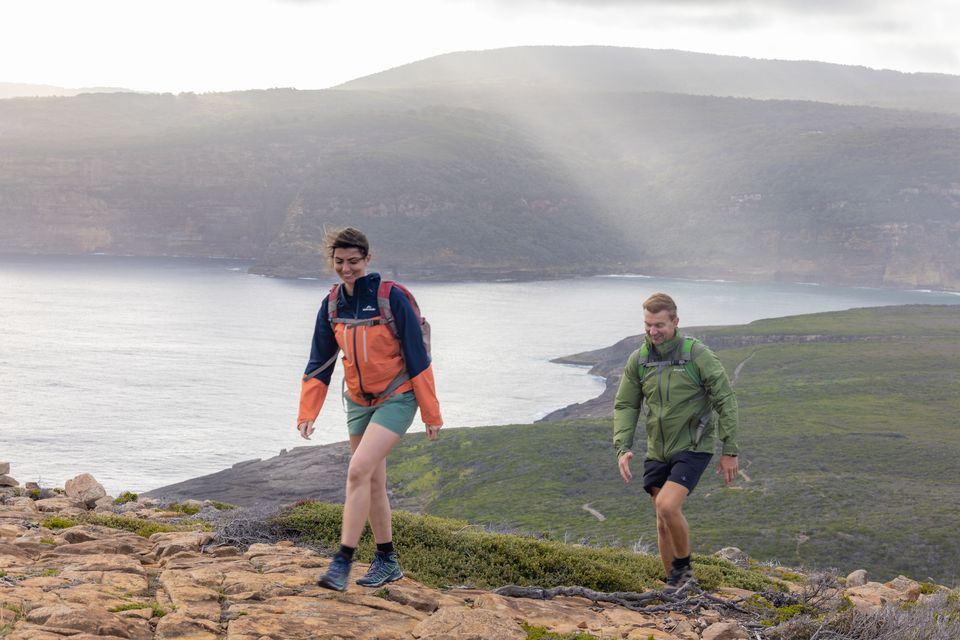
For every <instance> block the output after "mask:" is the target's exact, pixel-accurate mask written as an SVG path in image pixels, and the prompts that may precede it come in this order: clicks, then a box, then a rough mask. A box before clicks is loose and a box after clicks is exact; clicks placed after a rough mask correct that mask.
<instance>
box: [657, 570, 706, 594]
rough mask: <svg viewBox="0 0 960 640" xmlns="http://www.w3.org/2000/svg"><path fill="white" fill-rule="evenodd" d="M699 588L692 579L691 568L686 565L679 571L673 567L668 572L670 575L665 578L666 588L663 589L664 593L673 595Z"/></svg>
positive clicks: (694, 579) (695, 580)
mask: <svg viewBox="0 0 960 640" xmlns="http://www.w3.org/2000/svg"><path fill="white" fill-rule="evenodd" d="M699 586H700V585H698V584H697V579H696V578H694V577H693V567H691V566H690V565H686V566H685V567H680V568H679V569H678V568H677V567H674V568H673V569H671V570H670V575H669V576H668V577H667V586H666V587H665V588H664V591H667V592H671V593H673V592H677V591H686V590H690V589H696V588H697V587H699Z"/></svg>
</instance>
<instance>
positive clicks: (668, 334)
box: [643, 309, 680, 345]
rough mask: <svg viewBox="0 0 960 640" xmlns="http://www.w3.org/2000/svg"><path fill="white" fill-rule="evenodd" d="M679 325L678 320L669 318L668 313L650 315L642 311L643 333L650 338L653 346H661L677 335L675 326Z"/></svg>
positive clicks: (659, 312)
mask: <svg viewBox="0 0 960 640" xmlns="http://www.w3.org/2000/svg"><path fill="white" fill-rule="evenodd" d="M679 324H680V318H679V317H676V318H671V317H670V312H669V311H658V312H657V313H650V312H649V311H647V310H646V309H644V310H643V327H644V331H646V333H647V335H648V336H650V342H652V343H653V344H655V345H661V344H663V343H664V342H666V341H667V340H669V339H670V338H672V337H673V336H675V335H677V325H679Z"/></svg>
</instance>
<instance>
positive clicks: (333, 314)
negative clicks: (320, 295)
mask: <svg viewBox="0 0 960 640" xmlns="http://www.w3.org/2000/svg"><path fill="white" fill-rule="evenodd" d="M339 301H340V284H339V283H337V284H335V285H333V286H332V287H330V293H329V294H327V320H329V321H330V324H331V325H332V324H333V322H334V320H336V319H337V306H338V305H337V303H338V302H339Z"/></svg>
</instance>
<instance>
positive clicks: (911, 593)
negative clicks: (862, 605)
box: [883, 575, 920, 602]
mask: <svg viewBox="0 0 960 640" xmlns="http://www.w3.org/2000/svg"><path fill="white" fill-rule="evenodd" d="M883 586H885V587H890V588H891V589H893V590H894V591H899V592H900V599H901V600H902V601H904V602H916V600H917V598H919V597H920V583H919V582H917V581H916V580H911V579H910V578H908V577H906V576H902V575H901V576H897V577H896V578H894V579H893V580H891V581H890V582H887V583H885V584H884V585H883Z"/></svg>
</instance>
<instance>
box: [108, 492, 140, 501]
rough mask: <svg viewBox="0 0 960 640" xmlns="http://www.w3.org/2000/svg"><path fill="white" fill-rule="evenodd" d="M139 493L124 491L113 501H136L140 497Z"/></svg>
mask: <svg viewBox="0 0 960 640" xmlns="http://www.w3.org/2000/svg"><path fill="white" fill-rule="evenodd" d="M139 497H140V496H138V495H137V494H135V493H134V492H132V491H124V492H123V493H121V494H120V495H119V496H117V498H116V499H115V500H114V501H113V504H127V503H128V502H136V501H137V498H139Z"/></svg>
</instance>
